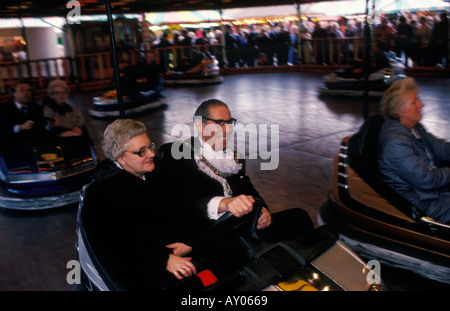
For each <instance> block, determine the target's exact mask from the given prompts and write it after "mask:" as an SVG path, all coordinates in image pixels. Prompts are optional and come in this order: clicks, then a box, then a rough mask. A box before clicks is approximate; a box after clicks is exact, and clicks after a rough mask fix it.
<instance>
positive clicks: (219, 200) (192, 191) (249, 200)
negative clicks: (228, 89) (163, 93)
mask: <svg viewBox="0 0 450 311" xmlns="http://www.w3.org/2000/svg"><path fill="white" fill-rule="evenodd" d="M194 118H195V121H194V125H195V126H196V128H197V129H198V131H199V133H201V134H200V135H199V137H191V138H189V139H187V140H185V141H177V142H174V143H170V144H165V145H163V146H161V148H160V149H159V150H158V153H157V155H156V157H155V163H156V171H157V172H158V176H159V179H160V180H161V181H162V182H163V183H164V185H165V188H166V189H168V191H169V192H170V199H171V201H172V204H171V205H172V207H173V211H174V220H175V221H176V224H177V227H178V228H180V230H181V231H182V232H183V235H184V236H185V237H187V238H189V239H190V240H193V241H196V240H201V239H204V237H205V235H206V232H207V231H208V229H209V228H210V226H211V225H212V223H213V222H214V220H215V219H217V218H219V217H220V216H221V215H222V214H223V213H225V212H230V213H232V214H233V215H234V216H236V217H242V216H244V215H246V214H248V213H250V212H251V211H252V210H253V207H254V203H255V200H256V199H260V200H262V198H261V196H260V195H259V193H258V192H257V190H256V189H255V188H254V186H253V184H252V182H251V180H250V178H249V176H247V175H246V172H245V160H244V159H239V157H237V155H236V153H235V152H234V151H233V150H231V149H230V148H227V146H226V143H227V139H228V138H229V135H230V134H231V133H232V131H233V130H232V124H233V123H234V122H235V121H236V120H235V119H233V118H231V115H230V112H229V110H228V107H227V105H226V104H225V103H223V102H221V101H219V100H216V99H211V100H207V101H205V102H203V103H202V105H200V107H199V108H198V109H197V111H196V113H195V115H194ZM209 130H211V131H209ZM262 201H263V200H262ZM265 206H267V205H265ZM256 229H257V230H256V232H257V235H258V237H259V239H260V240H262V241H264V242H275V241H281V240H290V239H295V238H298V237H299V236H301V235H302V234H304V233H307V232H309V231H311V230H313V224H312V221H311V219H310V218H309V216H308V214H307V213H306V212H305V211H304V210H302V209H298V208H293V209H289V210H285V211H282V212H278V213H274V214H271V213H270V212H269V211H268V209H267V208H263V210H262V211H261V214H260V216H259V219H258V223H257V228H256ZM230 234H232V233H230ZM228 238H229V241H230V243H229V244H228V245H229V246H236V245H237V243H236V244H233V243H232V237H228ZM218 251H219V252H218V253H220V250H218ZM234 251H236V252H238V250H237V249H234ZM222 252H223V253H228V250H227V249H226V248H223V249H222ZM235 259H236V260H239V259H243V257H242V256H241V257H240V258H239V256H235ZM241 263H242V262H241ZM236 264H239V263H237V262H236Z"/></svg>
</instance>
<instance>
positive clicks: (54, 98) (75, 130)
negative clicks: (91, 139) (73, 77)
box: [43, 80, 84, 137]
mask: <svg viewBox="0 0 450 311" xmlns="http://www.w3.org/2000/svg"><path fill="white" fill-rule="evenodd" d="M69 94H70V89H69V87H68V86H67V84H66V82H64V81H63V80H53V81H52V82H50V84H49V85H48V97H47V98H46V99H45V100H44V103H43V110H44V117H45V118H46V120H47V124H48V125H49V126H50V128H51V131H52V132H53V133H54V134H55V135H57V136H60V137H69V136H81V135H83V125H84V120H83V115H82V114H81V112H80V110H79V109H78V108H77V107H75V106H73V105H70V104H68V103H67V102H66V101H67V97H68V96H69Z"/></svg>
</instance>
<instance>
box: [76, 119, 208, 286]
mask: <svg viewBox="0 0 450 311" xmlns="http://www.w3.org/2000/svg"><path fill="white" fill-rule="evenodd" d="M102 147H103V150H104V153H105V155H106V159H105V160H103V161H102V162H101V163H100V164H99V166H98V170H97V172H96V173H95V174H94V181H93V183H92V184H91V185H90V186H89V187H88V189H87V191H86V194H85V197H84V208H83V209H84V221H83V222H84V227H85V231H86V234H87V235H88V236H89V237H90V244H91V246H92V247H93V249H95V250H96V254H97V256H98V257H99V258H101V259H103V262H105V263H107V265H108V267H109V268H110V269H109V271H110V272H111V271H114V275H116V276H118V279H120V282H121V284H122V286H123V287H125V288H126V289H128V290H152V289H153V290H155V289H181V288H182V289H189V288H191V289H192V288H196V287H197V286H199V284H200V283H199V282H200V280H199V279H198V278H196V277H195V275H196V273H197V271H196V267H195V265H194V263H193V262H192V261H191V257H190V256H189V254H190V253H191V251H192V247H191V246H189V245H187V244H185V243H182V242H181V241H180V240H179V239H178V237H179V236H180V235H179V234H177V233H176V232H177V230H176V228H175V227H174V226H172V225H171V222H170V221H171V218H170V208H169V205H168V204H167V203H166V201H165V198H164V197H163V196H162V195H161V193H162V192H161V189H160V182H159V181H158V178H156V176H155V175H154V174H152V172H153V170H154V169H155V164H154V162H153V157H154V156H155V144H154V142H152V141H151V140H150V138H149V137H148V135H147V129H146V126H145V125H144V124H143V123H142V122H140V121H136V120H132V119H118V120H115V121H114V122H112V123H111V124H110V125H108V126H107V128H106V129H105V131H104V137H103V145H102ZM101 262H102V261H101Z"/></svg>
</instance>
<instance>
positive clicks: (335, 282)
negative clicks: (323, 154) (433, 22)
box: [76, 184, 381, 291]
mask: <svg viewBox="0 0 450 311" xmlns="http://www.w3.org/2000/svg"><path fill="white" fill-rule="evenodd" d="M88 187H89V184H88V185H86V186H85V187H84V188H83V191H82V195H81V197H80V204H79V210H78V221H77V232H76V233H77V241H76V253H77V260H78V261H79V263H80V267H81V278H80V279H81V284H79V285H77V290H90V291H122V290H127V288H126V286H124V285H123V282H121V280H120V279H119V278H118V277H117V275H116V274H115V273H114V271H113V270H111V269H110V268H109V267H108V259H107V258H103V257H102V255H101V254H100V253H99V252H98V251H96V250H95V249H94V247H93V245H92V243H90V239H92V238H90V237H89V235H88V234H87V232H88V231H89V230H86V229H87V228H85V223H86V220H85V219H84V218H85V213H84V202H85V199H84V196H85V194H86V192H87V190H88ZM259 211H260V209H258V208H255V209H254V211H253V212H252V213H251V214H249V215H248V216H246V217H243V218H242V219H241V218H239V219H237V218H234V217H233V216H232V215H231V214H229V213H228V214H225V215H223V216H222V217H221V218H219V219H218V220H217V221H216V222H215V223H214V225H213V226H212V227H211V229H210V234H214V233H215V232H218V231H220V230H222V229H224V228H226V229H227V230H228V229H229V228H230V227H231V228H233V230H240V232H241V238H242V243H243V245H245V247H246V249H247V253H248V258H249V259H248V261H247V264H246V265H245V266H244V267H242V268H239V269H236V271H234V272H233V273H228V272H227V273H226V274H221V273H220V272H219V274H218V273H217V272H218V271H213V270H209V269H205V270H202V271H200V272H198V274H197V276H196V277H198V278H200V280H201V284H202V285H201V286H200V287H199V288H198V290H199V291H218V290H234V291H259V290H266V291H343V290H349V291H373V290H379V289H380V287H381V285H380V280H379V279H374V278H371V277H370V275H369V273H370V274H371V275H372V274H373V272H372V270H371V268H369V267H368V266H367V265H366V263H364V262H363V261H362V260H361V259H360V258H359V257H358V256H357V255H356V254H355V253H354V252H353V251H351V250H350V248H349V247H347V246H346V245H345V244H344V243H342V241H340V240H339V237H338V235H337V234H336V233H335V231H333V230H331V229H330V228H328V227H327V226H322V227H320V228H317V229H316V230H315V231H313V232H312V233H311V234H308V235H305V236H304V237H303V238H301V239H299V240H291V241H287V242H283V243H261V242H259V241H258V240H257V239H256V238H255V236H256V235H255V232H254V228H255V226H256V222H257V219H258V218H257V217H258V216H259ZM252 228H253V229H252ZM204 266H208V264H207V263H206V264H205V265H204ZM217 275H221V276H220V277H218V276H217ZM224 275H225V276H224ZM372 280H374V281H372ZM196 290H197V289H196Z"/></svg>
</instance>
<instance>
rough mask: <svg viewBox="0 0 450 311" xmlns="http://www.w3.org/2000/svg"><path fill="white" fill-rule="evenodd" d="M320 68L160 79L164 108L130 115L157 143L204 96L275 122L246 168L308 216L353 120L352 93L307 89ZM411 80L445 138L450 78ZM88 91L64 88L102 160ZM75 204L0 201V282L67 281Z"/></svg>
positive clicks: (400, 277) (372, 107)
mask: <svg viewBox="0 0 450 311" xmlns="http://www.w3.org/2000/svg"><path fill="white" fill-rule="evenodd" d="M322 76H323V74H320V73H265V74H251V75H250V74H249V75H232V76H225V80H224V82H223V83H222V84H218V85H211V86H191V87H181V86H178V87H173V88H167V90H166V91H165V94H166V96H167V106H166V107H163V108H159V109H156V110H154V111H150V112H148V113H145V114H142V115H140V116H136V117H135V118H136V119H139V120H141V121H143V122H145V123H146V125H147V126H148V128H149V131H150V135H151V137H152V139H153V140H154V141H155V142H156V143H157V144H162V143H165V142H169V141H173V140H175V139H177V138H178V137H179V134H178V133H172V130H173V129H174V127H175V126H176V125H177V124H186V125H188V128H190V129H191V130H192V131H193V128H192V114H193V112H194V110H195V108H196V107H197V106H198V105H199V104H200V102H202V101H203V100H205V99H209V98H218V99H221V100H223V101H225V102H226V103H228V105H229V107H230V109H231V112H232V115H233V116H234V117H235V118H237V120H238V122H239V123H241V124H243V125H246V126H247V125H251V124H253V125H255V127H254V129H256V131H258V134H259V135H258V136H259V137H261V136H263V129H264V127H265V126H266V127H267V128H268V129H269V132H270V130H271V129H275V128H276V126H279V140H278V143H279V145H278V148H277V141H276V138H277V135H274V136H273V137H271V140H270V142H271V146H272V147H273V152H271V156H272V158H270V159H267V158H263V154H258V155H257V157H256V159H249V160H248V163H249V164H248V174H249V175H250V176H251V177H252V179H253V183H254V184H255V186H256V187H257V189H258V190H259V191H260V193H261V195H262V196H263V197H264V198H265V199H266V201H267V202H268V204H269V206H270V208H271V209H272V211H277V210H282V209H285V208H290V207H301V208H303V209H305V210H307V211H308V213H309V214H310V216H311V218H312V219H313V220H314V222H316V217H317V213H318V211H319V209H320V207H321V205H322V204H323V203H324V201H325V200H326V198H327V193H328V189H329V185H330V180H331V167H332V160H333V157H334V155H335V153H336V152H337V149H338V146H339V143H340V140H341V138H342V137H344V136H346V135H349V134H352V133H354V132H355V131H356V130H357V129H358V127H359V126H360V125H361V124H362V122H363V102H362V100H361V99H342V98H319V97H318V96H317V92H316V90H317V88H318V87H319V86H320V85H321V78H322ZM417 80H418V81H419V83H420V85H421V99H422V101H423V102H424V103H425V107H424V119H423V123H424V125H425V126H426V127H427V128H428V129H429V130H430V131H431V132H433V133H434V134H436V135H437V136H439V137H442V138H445V139H446V140H450V125H449V120H450V99H449V97H448V94H449V88H450V79H448V78H430V77H420V78H417ZM93 95H97V93H96V92H91V93H83V94H79V93H77V94H72V95H71V97H70V101H71V103H73V104H75V105H77V106H78V107H79V108H80V109H81V110H82V112H83V113H84V115H85V118H86V125H87V127H88V129H89V131H90V134H91V136H92V138H93V140H94V142H95V144H96V150H97V153H98V156H99V158H100V159H103V158H104V155H103V153H102V151H101V149H100V147H99V144H98V142H99V141H100V139H101V135H102V132H103V130H104V129H105V127H106V126H107V125H108V124H109V122H110V121H111V120H101V119H93V118H91V117H89V115H88V109H89V108H90V106H91V98H92V96H93ZM369 111H370V114H373V113H377V112H378V101H376V100H375V101H370V104H369ZM175 128H176V127H175ZM246 128H247V129H248V128H249V127H246ZM184 134H185V135H186V134H188V133H184ZM252 134H254V132H251V133H250V134H249V135H248V141H249V142H252V140H254V139H255V137H256V136H254V135H252ZM269 150H270V148H269ZM275 151H276V152H275ZM250 155H251V157H252V158H255V156H253V155H254V154H250ZM277 156H279V162H278V167H277V168H276V169H274V170H262V169H261V164H263V163H265V162H266V163H268V162H269V161H270V160H273V161H276V159H275V158H276V157H277ZM249 157H250V156H249ZM273 163H275V162H273ZM76 211H77V206H76V205H73V206H67V207H63V208H58V209H54V210H45V211H34V212H17V211H11V210H6V209H1V210H0V290H12V291H14V290H33V291H34V290H38V291H40V290H54V291H65V290H68V289H69V286H68V284H67V282H66V275H67V273H68V271H69V269H67V268H66V264H67V262H68V261H69V260H71V259H75V254H74V242H75V224H76ZM382 277H383V275H382ZM386 277H388V278H389V287H388V288H389V289H392V290H397V289H400V290H401V289H403V290H404V289H419V290H420V289H430V288H440V284H435V283H433V282H431V283H430V282H428V281H426V280H425V281H424V280H421V279H417V278H416V277H415V276H414V275H413V276H411V275H410V274H409V273H406V274H405V273H403V272H396V271H394V272H392V273H391V272H390V274H389V275H388V274H386ZM433 286H436V287H433ZM424 287H427V288H424ZM447 289H448V288H447Z"/></svg>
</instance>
